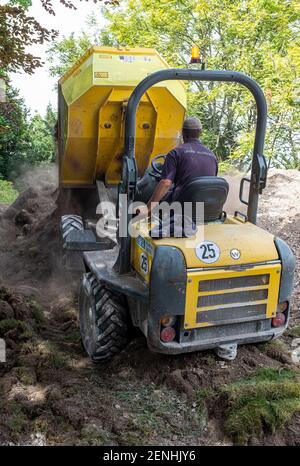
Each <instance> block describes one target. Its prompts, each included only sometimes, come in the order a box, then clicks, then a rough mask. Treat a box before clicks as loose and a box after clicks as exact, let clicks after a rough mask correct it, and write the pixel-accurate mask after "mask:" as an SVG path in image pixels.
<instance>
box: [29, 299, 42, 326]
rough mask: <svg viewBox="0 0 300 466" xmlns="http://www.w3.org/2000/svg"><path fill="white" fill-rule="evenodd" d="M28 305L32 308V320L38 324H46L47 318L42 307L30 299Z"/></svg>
mask: <svg viewBox="0 0 300 466" xmlns="http://www.w3.org/2000/svg"><path fill="white" fill-rule="evenodd" d="M27 304H28V305H29V307H30V311H31V315H32V318H33V319H34V320H35V321H36V322H37V323H38V324H43V323H45V316H44V312H43V309H42V308H41V306H40V305H39V304H38V303H37V302H36V301H35V300H33V299H29V300H28V301H27Z"/></svg>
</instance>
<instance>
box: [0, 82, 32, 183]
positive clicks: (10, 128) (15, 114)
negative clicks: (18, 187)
mask: <svg viewBox="0 0 300 466" xmlns="http://www.w3.org/2000/svg"><path fill="white" fill-rule="evenodd" d="M27 116H28V112H27V109H26V107H25V104H24V102H23V100H22V99H21V98H20V97H19V95H18V92H17V91H16V90H14V89H12V88H11V87H10V86H7V92H6V99H5V102H2V103H1V104H0V179H1V178H2V179H6V178H9V174H10V172H11V171H12V169H13V166H14V165H15V163H16V160H20V159H22V158H24V157H25V156H26V150H27V136H28V125H27Z"/></svg>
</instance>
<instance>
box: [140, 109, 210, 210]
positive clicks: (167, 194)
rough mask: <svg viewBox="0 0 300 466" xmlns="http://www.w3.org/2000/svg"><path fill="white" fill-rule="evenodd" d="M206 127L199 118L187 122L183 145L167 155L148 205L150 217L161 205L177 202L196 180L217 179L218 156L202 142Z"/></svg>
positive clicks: (183, 130)
mask: <svg viewBox="0 0 300 466" xmlns="http://www.w3.org/2000/svg"><path fill="white" fill-rule="evenodd" d="M201 134H202V125H201V122H200V120H199V119H198V118H196V117H189V118H186V119H185V120H184V122H183V127H182V137H183V144H181V145H179V146H177V147H175V149H172V150H171V151H170V152H169V153H168V154H167V156H166V159H165V163H164V166H163V168H162V174H161V180H160V182H159V183H158V185H157V186H156V188H155V190H154V192H153V194H152V196H151V198H150V200H149V202H148V204H147V212H144V213H145V214H148V215H149V214H150V213H151V211H152V210H153V209H154V208H155V206H156V205H157V204H158V203H159V202H161V201H166V202H168V203H172V202H175V201H176V200H177V199H178V198H179V195H180V193H181V192H182V190H183V189H184V187H185V186H186V185H187V184H188V183H189V182H190V181H192V180H193V179H195V178H198V177H201V176H216V175H217V174H218V161H217V158H216V156H215V154H214V153H213V152H212V151H211V150H210V149H208V148H207V147H205V146H204V145H203V144H202V143H201V141H200V139H199V138H200V136H201Z"/></svg>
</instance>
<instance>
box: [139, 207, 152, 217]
mask: <svg viewBox="0 0 300 466" xmlns="http://www.w3.org/2000/svg"><path fill="white" fill-rule="evenodd" d="M136 213H137V214H138V216H139V218H144V217H148V215H149V214H150V211H149V209H148V207H147V206H145V205H141V206H140V207H138V208H137V209H136Z"/></svg>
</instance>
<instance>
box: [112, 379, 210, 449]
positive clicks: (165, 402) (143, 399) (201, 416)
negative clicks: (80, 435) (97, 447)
mask: <svg viewBox="0 0 300 466" xmlns="http://www.w3.org/2000/svg"><path fill="white" fill-rule="evenodd" d="M114 398H115V399H116V400H118V401H119V404H120V412H121V413H122V412H124V411H125V412H128V413H129V419H128V423H127V427H126V429H123V431H122V432H120V433H119V438H118V442H119V443H120V444H122V445H143V444H144V443H145V442H149V439H151V441H153V440H154V439H155V438H161V437H162V436H163V435H166V433H167V435H168V437H170V438H172V436H173V435H176V436H177V437H178V438H186V436H187V432H186V426H187V425H188V426H189V434H190V435H193V434H194V435H195V433H197V434H199V433H200V432H201V431H202V429H203V427H204V426H205V423H206V412H205V411H204V410H201V409H197V406H196V403H193V404H191V403H187V402H186V400H182V399H181V398H180V397H179V396H178V395H177V394H176V393H175V392H173V391H172V390H169V389H166V388H165V387H155V386H144V385H143V386H139V387H136V386H134V387H132V388H131V387H130V389H129V390H128V391H127V390H124V391H119V392H115V393H114Z"/></svg>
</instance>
